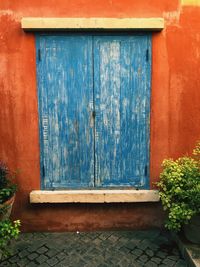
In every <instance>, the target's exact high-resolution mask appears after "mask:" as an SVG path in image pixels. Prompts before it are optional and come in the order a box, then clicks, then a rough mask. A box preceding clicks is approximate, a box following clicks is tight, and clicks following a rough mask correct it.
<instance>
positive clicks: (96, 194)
mask: <svg viewBox="0 0 200 267" xmlns="http://www.w3.org/2000/svg"><path fill="white" fill-rule="evenodd" d="M159 200H160V198H159V194H158V191H157V190H135V189H130V190H55V191H45V190H34V191H32V192H31V193H30V202H31V203H138V202H158V201H159Z"/></svg>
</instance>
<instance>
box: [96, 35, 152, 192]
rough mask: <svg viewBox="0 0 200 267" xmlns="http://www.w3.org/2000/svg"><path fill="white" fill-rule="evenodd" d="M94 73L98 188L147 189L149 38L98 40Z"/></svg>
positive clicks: (123, 37) (118, 37) (116, 37)
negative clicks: (132, 187) (130, 187)
mask: <svg viewBox="0 0 200 267" xmlns="http://www.w3.org/2000/svg"><path fill="white" fill-rule="evenodd" d="M147 49H149V60H148V61H147V58H146V51H147ZM94 71H95V72H94V77H95V79H94V80H95V84H94V92H95V106H96V129H95V132H96V141H95V144H96V145H95V156H96V161H95V162H96V180H97V186H135V187H142V188H146V187H148V171H147V173H146V172H145V168H146V166H147V170H148V164H149V125H148V124H149V110H150V77H151V37H150V35H135V36H128V35H127V36H126V35H124V36H123V35H122V36H100V37H95V42H94Z"/></svg>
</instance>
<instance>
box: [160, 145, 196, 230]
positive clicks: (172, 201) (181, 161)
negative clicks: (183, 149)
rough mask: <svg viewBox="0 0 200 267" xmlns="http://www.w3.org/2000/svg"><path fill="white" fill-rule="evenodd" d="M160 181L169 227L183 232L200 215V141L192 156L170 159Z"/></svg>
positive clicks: (163, 164) (165, 162) (164, 165)
mask: <svg viewBox="0 0 200 267" xmlns="http://www.w3.org/2000/svg"><path fill="white" fill-rule="evenodd" d="M162 167H163V171H162V172H161V174H160V181H159V182H157V183H156V185H157V187H158V189H159V195H160V198H161V202H162V205H163V208H164V210H166V211H167V214H168V218H167V221H166V224H165V226H166V228H167V229H169V230H174V231H179V230H180V229H181V226H182V225H183V224H187V223H189V221H190V219H191V218H192V217H193V216H194V215H196V214H198V213H200V142H198V144H197V145H196V147H195V149H194V150H193V153H192V156H191V157H186V156H185V157H180V158H178V159H177V160H173V159H166V160H164V161H163V163H162Z"/></svg>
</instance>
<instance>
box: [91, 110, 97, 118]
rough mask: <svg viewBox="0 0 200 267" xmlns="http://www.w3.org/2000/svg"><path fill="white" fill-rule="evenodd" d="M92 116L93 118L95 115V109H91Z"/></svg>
mask: <svg viewBox="0 0 200 267" xmlns="http://www.w3.org/2000/svg"><path fill="white" fill-rule="evenodd" d="M92 117H93V118H95V117H96V111H95V110H93V111H92Z"/></svg>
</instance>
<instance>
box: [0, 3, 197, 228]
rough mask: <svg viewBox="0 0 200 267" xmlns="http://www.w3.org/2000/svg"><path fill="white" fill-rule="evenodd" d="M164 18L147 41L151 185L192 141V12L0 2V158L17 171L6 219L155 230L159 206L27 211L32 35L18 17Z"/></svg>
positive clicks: (31, 183)
mask: <svg viewBox="0 0 200 267" xmlns="http://www.w3.org/2000/svg"><path fill="white" fill-rule="evenodd" d="M26 16H27V17H37V16H39V17H164V19H165V29H164V30H163V31H162V32H160V33H154V34H153V62H152V99H151V144H150V146H151V162H150V165H151V183H152V182H153V181H155V180H156V179H157V178H158V176H159V171H160V164H161V162H162V160H163V159H164V158H166V157H176V156H179V155H181V154H183V153H187V152H190V151H191V149H192V147H193V146H194V144H195V142H196V140H197V139H200V103H199V102H200V7H197V6H182V5H181V3H180V1H178V0H162V1H160V0H136V1H132V0H73V1H70V0H51V1H50V0H34V1H26V0H20V1H18V0H6V1H0V158H1V159H3V160H4V161H5V162H7V163H8V165H9V166H10V167H11V168H12V169H19V170H20V174H19V175H18V176H17V178H16V179H17V183H18V185H19V191H18V193H17V198H16V202H15V206H14V211H13V217H14V218H19V219H21V221H22V228H23V230H25V231H30V230H88V229H89V230H93V229H110V228H136V227H137V228H144V227H148V226H160V225H161V224H162V219H163V214H162V212H161V208H160V205H159V204H145V205H144V204H120V205H117V204H115V205H112V204H105V205H89V204H81V205H77V204H76V205H75V204H74V205H72V204H65V205H64V204H63V205H53V204H52V205H30V204H29V201H28V197H29V192H30V191H31V190H33V189H39V188H40V177H39V138H38V137H39V136H38V110H37V88H36V65H35V43H34V34H31V33H28V34H27V33H24V32H23V30H22V29H21V28H20V20H21V18H22V17H26Z"/></svg>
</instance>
